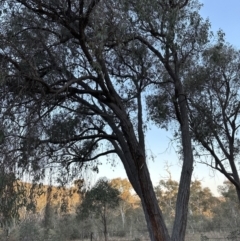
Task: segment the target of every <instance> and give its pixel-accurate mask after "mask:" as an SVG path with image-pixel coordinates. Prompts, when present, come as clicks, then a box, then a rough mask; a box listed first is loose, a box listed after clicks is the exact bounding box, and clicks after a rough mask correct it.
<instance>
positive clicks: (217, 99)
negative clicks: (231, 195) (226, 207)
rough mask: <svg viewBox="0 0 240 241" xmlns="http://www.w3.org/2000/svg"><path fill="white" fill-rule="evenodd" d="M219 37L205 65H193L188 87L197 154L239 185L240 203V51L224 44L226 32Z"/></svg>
mask: <svg viewBox="0 0 240 241" xmlns="http://www.w3.org/2000/svg"><path fill="white" fill-rule="evenodd" d="M219 37H220V38H219V41H218V43H217V44H216V45H214V46H211V47H210V48H208V49H206V50H205V51H204V52H203V53H202V56H201V62H198V63H197V64H195V65H191V66H192V67H191V68H189V78H188V80H187V81H186V83H185V85H186V88H188V92H189V109H190V112H191V115H190V121H191V131H192V135H193V138H194V140H195V143H196V147H197V146H198V147H199V148H196V151H195V154H196V156H198V157H199V155H200V160H201V162H203V163H205V164H207V165H208V166H210V167H211V168H213V169H214V170H216V171H219V172H221V173H222V174H223V175H224V176H225V177H226V178H227V179H228V180H229V181H230V182H231V183H232V184H233V185H234V186H235V189H236V193H237V196H238V200H239V202H240V179H239V161H238V159H239V154H240V152H239V151H240V149H239V143H240V139H239V128H240V120H239V114H240V93H239V88H240V65H239V61H240V52H239V50H236V49H234V48H233V47H232V46H230V45H229V44H226V43H225V42H224V39H223V33H222V32H219ZM199 152H201V154H200V153H199ZM203 154H205V157H206V158H205V159H203V158H201V155H203Z"/></svg>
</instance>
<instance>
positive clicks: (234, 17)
mask: <svg viewBox="0 0 240 241" xmlns="http://www.w3.org/2000/svg"><path fill="white" fill-rule="evenodd" d="M201 2H202V3H203V4H204V6H203V8H202V10H201V15H202V17H203V18H209V20H210V22H211V25H212V30H213V31H214V32H216V31H217V30H218V29H222V30H223V31H224V32H225V33H226V40H227V41H228V42H229V43H231V44H232V45H233V46H235V47H238V48H239V46H240V1H239V0H228V1H225V0H202V1H201ZM170 139H171V132H166V131H164V130H161V129H158V128H157V127H154V126H153V127H152V128H151V130H149V131H148V133H147V136H146V148H147V151H148V154H149V155H153V156H154V157H155V158H154V161H152V160H151V159H149V160H148V165H149V169H150V173H151V177H152V181H153V183H154V185H156V184H157V183H158V181H159V180H160V179H163V178H167V177H168V174H167V172H166V171H165V170H164V169H165V165H166V163H168V165H169V166H170V171H171V173H172V178H173V179H175V180H178V179H179V176H180V172H181V167H180V165H179V161H178V157H177V155H176V153H175V150H174V148H173V147H171V145H170ZM169 145H170V147H169ZM102 176H107V177H108V178H110V179H112V178H116V177H126V174H125V171H124V169H123V167H122V164H121V163H118V164H117V167H114V168H112V167H111V166H110V165H103V166H100V173H99V174H98V175H97V176H95V177H94V179H95V180H96V179H97V178H99V177H102ZM194 178H198V179H200V180H202V183H203V185H204V186H208V187H210V188H211V189H212V191H213V192H214V193H215V194H216V195H217V186H218V185H221V184H222V182H223V180H224V177H223V176H222V175H221V174H218V173H215V174H214V175H213V173H212V171H211V170H210V169H209V168H207V167H206V166H204V165H200V164H197V166H195V168H194V174H193V179H194Z"/></svg>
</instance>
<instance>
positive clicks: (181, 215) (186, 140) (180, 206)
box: [172, 80, 193, 241]
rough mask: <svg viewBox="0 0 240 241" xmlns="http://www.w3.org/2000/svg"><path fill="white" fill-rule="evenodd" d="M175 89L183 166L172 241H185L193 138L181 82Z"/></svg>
mask: <svg viewBox="0 0 240 241" xmlns="http://www.w3.org/2000/svg"><path fill="white" fill-rule="evenodd" d="M175 88H176V89H177V93H179V95H178V96H176V97H177V100H178V106H179V112H180V125H181V139H182V148H183V164H182V172H181V178H180V183H179V188H178V196H177V203H176V215H175V220H174V225H173V232H172V241H184V238H185V233H186V227H187V214H188V203H189V196H190V185H191V178H192V171H193V153H192V144H191V136H190V131H189V121H188V109H187V99H186V96H185V95H184V93H183V89H182V85H181V82H180V80H178V81H177V83H175Z"/></svg>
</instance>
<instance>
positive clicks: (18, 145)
mask: <svg viewBox="0 0 240 241" xmlns="http://www.w3.org/2000/svg"><path fill="white" fill-rule="evenodd" d="M1 3H2V9H3V10H4V11H2V12H3V13H4V14H3V15H2V26H1V38H0V39H1V40H0V42H1V50H0V59H1V77H2V78H1V79H2V81H1V99H2V102H1V110H2V112H1V120H2V123H3V130H4V143H3V144H2V145H1V148H2V150H3V151H5V152H3V155H7V154H8V153H11V152H12V153H14V154H15V157H14V160H12V161H13V163H12V164H13V165H15V166H16V168H22V169H25V170H26V169H27V170H29V171H33V172H34V173H35V174H34V175H35V177H36V178H41V177H42V176H43V175H44V168H45V167H46V166H50V168H53V167H60V170H63V169H62V168H66V169H71V167H73V168H72V173H73V174H74V172H76V173H78V172H80V168H83V167H84V166H86V165H88V163H90V162H92V161H94V162H93V165H94V166H93V169H94V170H97V165H98V163H99V162H98V158H99V157H101V156H106V155H109V154H117V156H118V157H119V158H120V160H121V161H122V163H123V165H124V167H125V170H126V172H127V175H128V178H129V180H130V182H131V184H132V186H133V188H134V189H135V191H136V193H137V194H138V195H139V197H140V198H141V201H142V206H143V209H144V212H145V216H146V219H147V223H148V228H149V231H150V235H151V239H152V240H169V236H168V235H167V234H166V227H165V224H164V221H163V218H162V214H161V211H160V209H159V207H158V203H157V199H156V196H155V193H154V189H153V186H152V183H151V179H150V175H149V171H148V167H147V165H146V156H145V149H144V148H145V147H144V130H143V117H142V108H143V107H142V98H141V92H142V91H143V90H144V89H145V88H146V87H147V85H148V80H147V78H146V76H147V75H148V72H152V71H153V67H152V66H150V65H148V67H146V66H145V59H146V60H147V59H149V57H148V55H149V53H148V52H147V51H146V48H145V46H141V44H136V45H135V44H134V45H126V46H125V45H124V43H123V42H122V41H121V38H122V37H123V36H125V34H126V32H127V31H128V26H126V18H125V17H124V11H120V10H121V9H118V10H114V9H116V8H115V7H116V2H109V1H102V2H100V1H95V0H92V1H90V2H86V1H75V0H72V1H70V0H68V1H63V0H62V1H39V0H30V1H25V0H19V1H18V0H16V1H1ZM138 50H141V51H138ZM125 54H128V56H129V57H128V61H127V63H126V62H125V60H126V59H124V58H125V57H124V55H125ZM131 56H132V57H131ZM135 57H136V58H135ZM146 62H148V61H146ZM10 164H11V163H10V160H9V165H10ZM83 170H84V169H83Z"/></svg>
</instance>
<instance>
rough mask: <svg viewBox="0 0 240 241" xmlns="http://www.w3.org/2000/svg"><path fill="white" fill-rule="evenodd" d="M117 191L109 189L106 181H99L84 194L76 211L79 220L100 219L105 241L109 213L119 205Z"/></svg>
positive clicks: (109, 186)
mask: <svg viewBox="0 0 240 241" xmlns="http://www.w3.org/2000/svg"><path fill="white" fill-rule="evenodd" d="M119 194H120V193H119V191H118V190H117V189H115V188H113V187H111V185H110V183H109V181H108V180H105V179H100V180H98V181H97V183H96V184H95V185H94V187H92V188H91V190H90V191H87V192H86V195H85V197H84V200H83V202H82V203H81V205H80V207H79V209H78V217H79V218H83V219H84V218H85V219H86V218H88V217H91V220H92V221H93V220H98V219H100V222H101V225H102V230H101V231H102V232H103V234H104V238H105V241H107V240H108V224H109V222H110V217H111V214H110V211H112V210H113V209H115V208H116V207H117V206H118V205H119V200H120V199H119Z"/></svg>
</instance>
